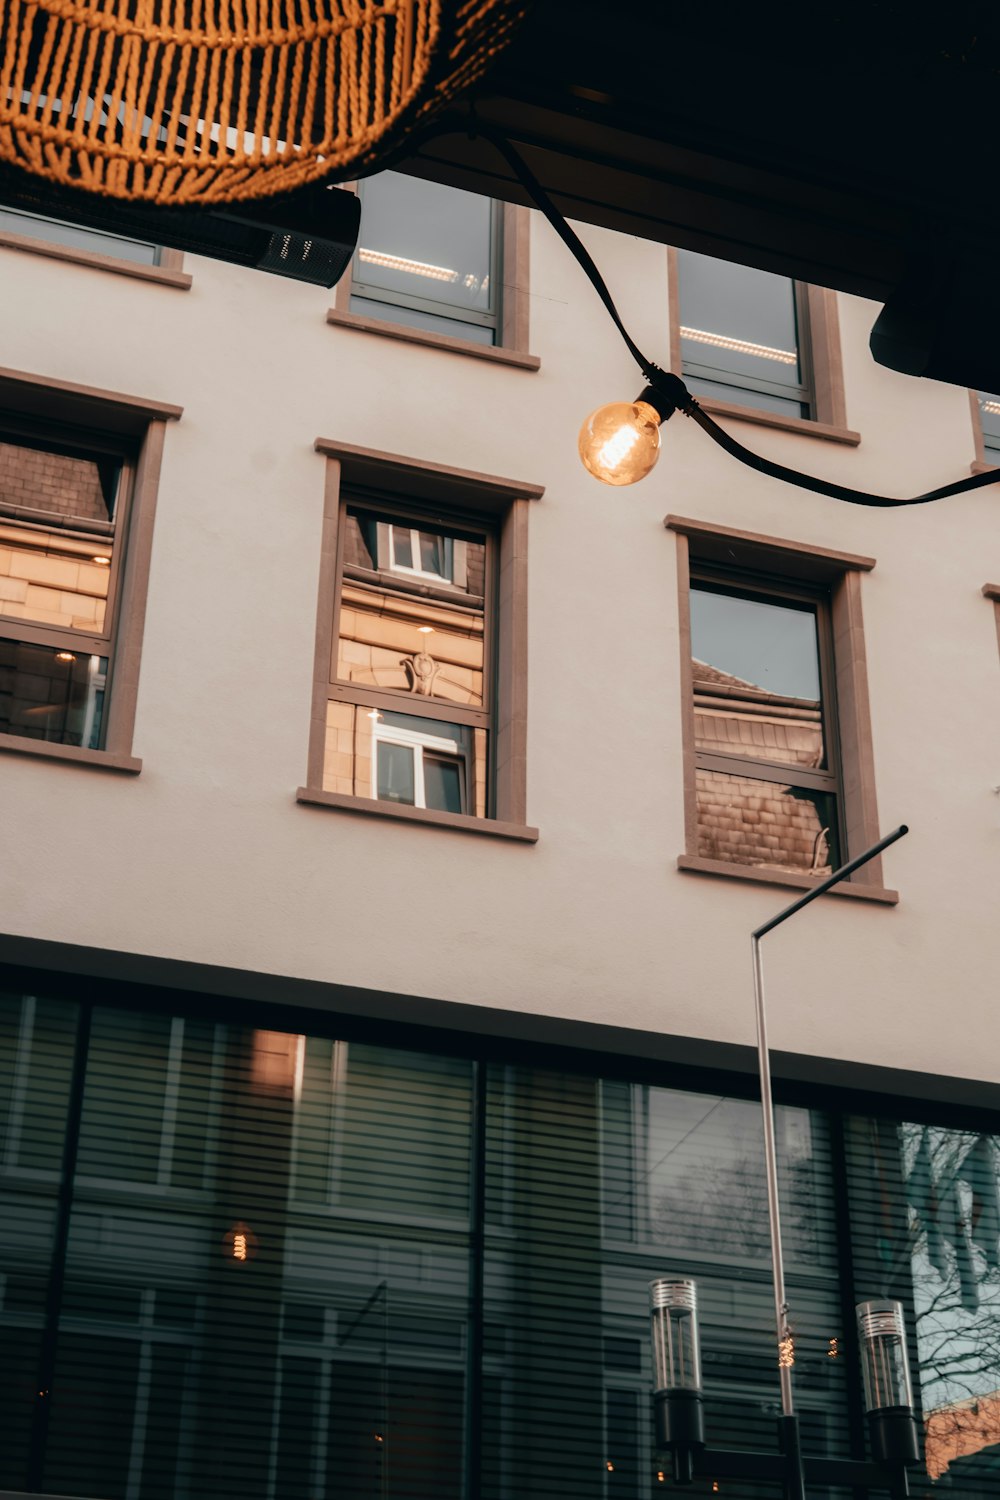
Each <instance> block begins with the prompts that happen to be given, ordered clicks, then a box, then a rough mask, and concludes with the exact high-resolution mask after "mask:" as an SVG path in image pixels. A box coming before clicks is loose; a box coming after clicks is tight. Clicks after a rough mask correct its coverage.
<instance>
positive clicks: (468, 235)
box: [350, 172, 502, 344]
mask: <svg viewBox="0 0 1000 1500" xmlns="http://www.w3.org/2000/svg"><path fill="white" fill-rule="evenodd" d="M358 191H359V192H360V194H361V238H360V242H359V245H358V249H357V253H356V255H355V257H354V264H353V268H352V282H351V298H350V310H351V312H354V313H360V314H363V315H365V316H367V317H372V318H381V319H386V320H388V321H390V322H393V323H402V324H404V325H406V326H409V327H412V328H422V329H426V330H428V331H430V332H436V333H443V334H448V335H451V336H452V337H456V338H460V339H466V340H471V341H472V342H474V343H478V344H499V343H501V342H502V339H501V322H500V313H501V309H500V286H501V274H500V260H501V238H502V236H501V219H502V205H500V204H498V203H495V202H494V201H492V200H491V199H489V198H483V197H480V196H479V194H477V193H464V192H460V191H459V190H458V189H457V188H452V187H444V186H443V185H442V184H441V183H437V182H423V181H420V180H419V179H418V178H414V177H407V176H404V175H403V174H402V173H400V172H382V173H380V174H379V175H378V176H377V177H370V178H367V179H366V180H365V181H364V182H362V183H360V184H359V188H358Z"/></svg>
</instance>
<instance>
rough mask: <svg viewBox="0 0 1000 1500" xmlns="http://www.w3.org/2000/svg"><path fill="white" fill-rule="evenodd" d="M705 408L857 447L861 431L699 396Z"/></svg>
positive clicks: (711, 413)
mask: <svg viewBox="0 0 1000 1500" xmlns="http://www.w3.org/2000/svg"><path fill="white" fill-rule="evenodd" d="M695 400H696V401H697V402H698V405H699V406H700V407H701V409H702V411H707V412H708V414H709V416H710V417H725V418H727V419H728V418H732V419H733V420H734V421H737V422H755V423H756V424H757V425H758V426H759V427H777V428H778V429H779V430H780V431H781V432H798V433H801V434H802V435H803V436H804V437H814V438H822V439H824V441H825V442H828V443H846V444H847V445H848V446H849V447H852V448H856V447H857V446H858V444H859V443H860V441H861V434H860V432H852V431H851V429H850V428H849V427H831V425H830V423H829V422H813V421H811V420H810V419H809V418H808V417H786V416H782V414H781V413H780V412H777V411H759V410H758V409H757V408H756V407H754V406H737V405H736V403H735V402H731V401H715V400H713V399H712V398H711V397H709V396H705V397H701V396H695Z"/></svg>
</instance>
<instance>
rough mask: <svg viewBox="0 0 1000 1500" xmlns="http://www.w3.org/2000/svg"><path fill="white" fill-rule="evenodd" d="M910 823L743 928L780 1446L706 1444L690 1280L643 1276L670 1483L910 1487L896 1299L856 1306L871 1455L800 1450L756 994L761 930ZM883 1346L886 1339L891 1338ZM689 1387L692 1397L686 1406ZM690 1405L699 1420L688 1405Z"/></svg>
mask: <svg viewBox="0 0 1000 1500" xmlns="http://www.w3.org/2000/svg"><path fill="white" fill-rule="evenodd" d="M907 832H909V830H908V829H907V827H906V825H905V824H903V825H901V826H900V827H899V828H897V829H895V830H894V832H892V833H890V834H887V835H886V836H885V838H883V839H879V841H878V843H877V844H873V845H872V847H871V848H870V849H866V850H865V852H864V853H863V854H859V855H858V856H857V858H856V859H851V860H848V862H847V863H846V864H845V865H841V867H840V869H838V870H835V871H834V872H833V874H832V875H830V876H828V877H827V879H826V880H822V881H820V882H819V883H818V884H817V885H815V886H813V887H812V888H811V889H810V890H808V891H806V893H805V895H803V896H800V897H799V899H798V900H797V901H793V902H792V904H791V905H790V906H786V907H785V908H784V909H783V910H782V911H780V912H778V913H777V915H776V916H774V917H772V918H771V919H770V920H769V921H767V922H764V923H763V924H762V925H761V926H760V927H758V928H756V930H755V931H754V932H753V933H752V935H751V940H750V941H751V950H752V956H753V988H754V1006H755V1010H756V1015H757V1061H758V1066H759V1070H760V1102H761V1110H762V1113H763V1123H764V1171H765V1179H766V1183H767V1211H768V1223H769V1226H770V1233H771V1263H772V1267H773V1272H774V1319H775V1337H776V1341H777V1346H776V1354H777V1365H778V1377H779V1380H780V1384H781V1416H780V1417H779V1419H778V1429H779V1438H780V1446H781V1453H780V1454H778V1455H772V1454H763V1453H753V1452H739V1451H736V1450H729V1449H724V1450H709V1449H708V1448H706V1447H705V1445H704V1436H703V1429H702V1428H701V1416H700V1411H701V1400H702V1393H701V1381H700V1374H699V1376H698V1379H697V1381H696V1384H695V1386H694V1387H692V1385H691V1379H690V1372H691V1371H692V1370H693V1371H695V1372H698V1371H699V1368H700V1359H699V1353H698V1348H697V1321H696V1319H695V1318H694V1317H693V1316H691V1315H692V1314H693V1313H694V1312H695V1311H696V1309H697V1289H696V1287H695V1284H694V1282H692V1281H681V1280H669V1279H665V1278H664V1279H660V1280H658V1281H654V1282H652V1283H651V1285H650V1307H651V1319H652V1337H653V1363H654V1379H655V1382H656V1391H655V1395H654V1401H655V1411H656V1432H657V1445H658V1446H659V1447H661V1448H664V1449H666V1450H667V1451H669V1452H670V1454H671V1458H672V1461H673V1475H674V1480H675V1482H676V1483H680V1484H685V1483H690V1482H691V1480H692V1479H693V1478H694V1477H696V1476H698V1477H701V1476H708V1475H712V1476H714V1477H716V1478H720V1479H721V1478H739V1479H777V1480H780V1481H781V1482H782V1484H783V1486H784V1492H785V1496H786V1500H806V1481H807V1480H809V1481H810V1482H811V1483H815V1484H821V1485H829V1484H837V1485H845V1486H850V1485H870V1486H872V1487H873V1488H880V1489H885V1488H888V1489H889V1491H890V1493H891V1494H892V1496H893V1497H894V1500H897V1497H899V1500H901V1497H905V1496H908V1495H909V1493H910V1490H909V1483H908V1480H907V1475H906V1465H907V1464H912V1463H915V1462H917V1460H918V1457H919V1449H918V1446H917V1435H916V1423H915V1421H914V1418H913V1408H912V1396H911V1394H910V1386H909V1371H908V1369H907V1365H906V1340H905V1331H904V1329H903V1321H902V1318H903V1314H902V1307H901V1306H900V1304H899V1303H895V1302H879V1303H863V1304H862V1305H861V1307H859V1309H858V1315H859V1328H860V1331H861V1334H862V1341H863V1347H862V1359H863V1369H864V1376H865V1398H866V1406H867V1407H868V1413H869V1425H870V1428H871V1437H872V1452H873V1456H874V1459H875V1462H873V1463H866V1462H864V1461H863V1460H857V1459H827V1458H813V1457H809V1456H806V1455H804V1454H803V1453H802V1448H801V1443H800V1438H799V1422H798V1415H797V1413H796V1411H795V1395H794V1391H793V1388H792V1368H793V1366H794V1363H795V1344H794V1338H793V1333H792V1324H791V1320H790V1318H789V1308H788V1300H787V1296H786V1292H785V1263H784V1256H783V1253H782V1247H781V1203H780V1199H779V1194H778V1159H777V1152H776V1149H775V1134H774V1097H773V1093H772V1088H771V1059H770V1049H769V1047H768V1040H767V1009H766V1004H765V998H764V970H763V963H762V960H761V951H760V944H761V939H762V938H764V937H766V936H767V934H768V933H769V932H773V931H774V929H775V928H776V927H780V926H781V924H782V923H783V922H787V920H788V918H789V917H793V916H795V915H796V913H797V912H800V911H801V910H802V908H803V907H805V906H808V905H809V903H810V902H811V901H815V900H816V899H817V898H818V897H819V896H822V895H824V894H825V893H826V892H827V891H829V890H831V889H832V888H833V887H834V886H835V885H836V884H837V883H838V882H839V881H841V880H844V879H846V878H847V876H849V875H852V874H853V873H854V871H855V870H858V869H860V868H861V866H862V865H866V864H867V863H868V862H869V860H872V859H874V858H875V856H876V855H877V854H881V852H882V850H883V849H887V848H888V847H889V845H890V844H894V843H895V842H896V840H897V839H901V838H902V837H903V836H904V834H906V833H907ZM674 1306H676V1307H677V1308H681V1307H684V1308H685V1309H687V1310H688V1316H689V1323H688V1325H687V1327H688V1333H687V1337H688V1340H689V1342H690V1339H691V1338H692V1337H693V1339H694V1346H693V1351H691V1352H689V1353H687V1354H686V1356H685V1359H684V1361H683V1367H684V1370H685V1371H687V1372H688V1377H687V1378H686V1379H681V1377H680V1376H679V1375H678V1373H677V1372H678V1369H679V1368H680V1362H679V1361H678V1360H677V1359H675V1358H672V1357H671V1344H670V1337H669V1325H668V1323H667V1321H666V1319H667V1312H666V1309H667V1308H668V1307H674ZM890 1346H891V1347H890ZM695 1391H696V1400H697V1405H696V1406H694V1407H693V1406H692V1396H693V1394H694V1392H695ZM695 1412H696V1413H697V1421H693V1414H694V1413H695Z"/></svg>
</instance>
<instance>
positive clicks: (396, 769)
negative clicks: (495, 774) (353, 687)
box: [323, 700, 489, 818]
mask: <svg viewBox="0 0 1000 1500" xmlns="http://www.w3.org/2000/svg"><path fill="white" fill-rule="evenodd" d="M488 750H489V740H488V733H487V731H486V730H485V729H476V728H473V727H471V726H470V725H468V724H450V723H447V722H446V721H444V720H442V719H425V718H422V717H420V716H419V715H417V714H396V713H390V712H389V711H388V710H386V709H376V708H367V707H364V706H363V705H361V704H354V703H339V702H337V701H335V700H332V701H331V702H329V703H328V704H327V709H326V752H325V755H324V760H323V789H324V791H327V792H340V793H343V794H344V795H346V796H348V797H382V796H386V797H387V798H388V800H390V801H393V802H407V801H409V804H410V805H411V806H412V805H413V803H414V798H415V797H416V795H417V790H418V785H419V783H418V778H417V770H416V762H415V760H414V756H422V757H423V759H422V771H423V785H424V801H423V803H420V804H418V805H421V806H426V807H439V808H442V809H443V810H445V811H449V812H467V813H471V814H472V815H473V816H474V817H477V818H485V817H487V816H488V811H487V803H488V798H487V777H488V772H489V755H488ZM394 752H395V753H394ZM373 766H375V767H376V779H375V781H374V783H373V779H372V767H373ZM456 772H457V778H458V783H457V785H458V790H457V791H456ZM397 793H404V794H405V795H397ZM456 797H457V798H458V799H459V801H460V804H461V805H460V806H457V807H456V806H454V805H453V804H454V802H455V799H456ZM432 799H433V800H432Z"/></svg>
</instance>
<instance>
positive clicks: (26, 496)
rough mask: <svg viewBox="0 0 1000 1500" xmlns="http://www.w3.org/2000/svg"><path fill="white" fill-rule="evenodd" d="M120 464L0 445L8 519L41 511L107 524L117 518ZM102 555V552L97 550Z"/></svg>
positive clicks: (32, 446)
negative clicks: (115, 516)
mask: <svg viewBox="0 0 1000 1500" xmlns="http://www.w3.org/2000/svg"><path fill="white" fill-rule="evenodd" d="M121 472H122V464H121V459H119V458H115V457H114V456H113V455H110V454H108V455H105V454H93V453H86V452H81V451H79V450H74V449H72V448H66V447H63V446H62V445H55V444H47V443H43V442H41V441H38V442H29V441H28V440H27V439H20V440H18V441H11V440H9V439H8V440H5V441H3V442H0V506H2V509H3V514H4V515H10V514H11V513H12V512H18V511H21V510H24V511H40V512H42V513H43V515H56V516H59V517H61V518H62V520H63V523H64V524H65V522H66V521H67V519H68V518H70V517H72V518H73V520H76V521H82V522H84V523H87V522H97V523H104V524H106V523H107V522H108V521H110V520H111V519H112V518H113V517H114V513H115V499H116V496H117V494H118V483H119V480H120V478H121ZM92 550H95V551H96V550H99V549H96V548H94V549H92Z"/></svg>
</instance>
